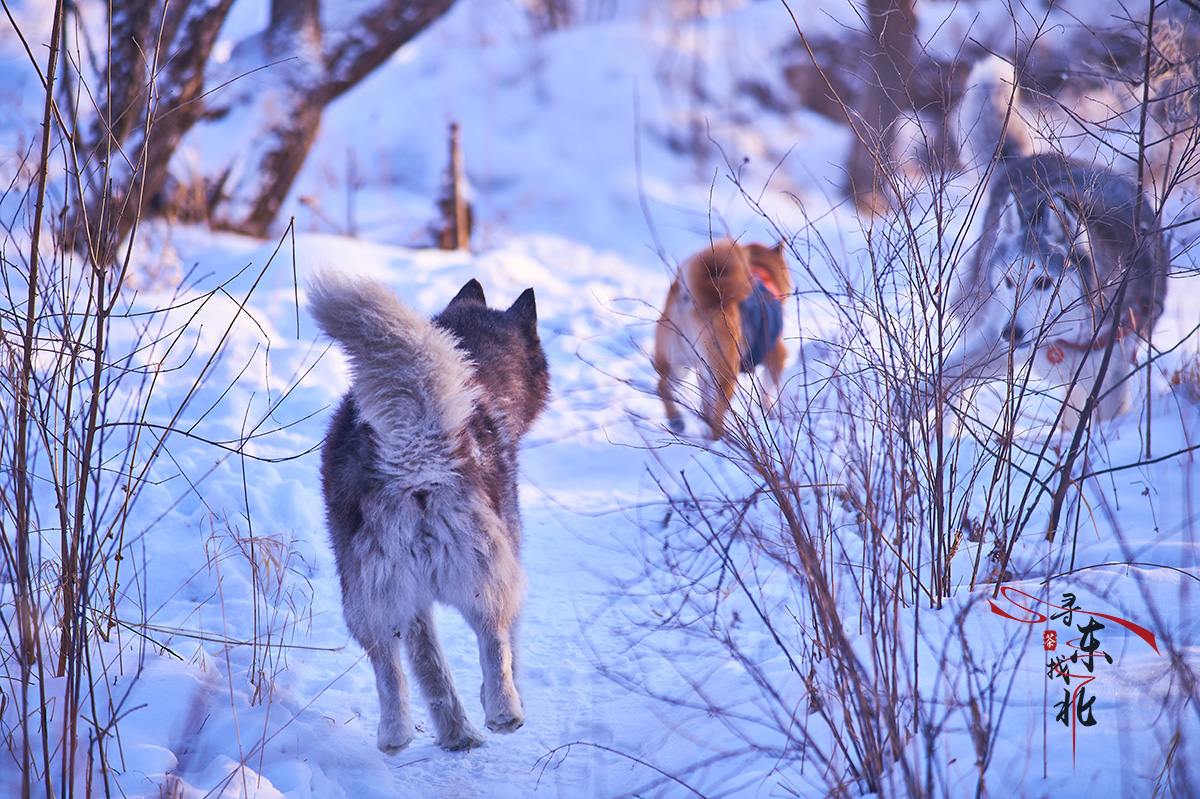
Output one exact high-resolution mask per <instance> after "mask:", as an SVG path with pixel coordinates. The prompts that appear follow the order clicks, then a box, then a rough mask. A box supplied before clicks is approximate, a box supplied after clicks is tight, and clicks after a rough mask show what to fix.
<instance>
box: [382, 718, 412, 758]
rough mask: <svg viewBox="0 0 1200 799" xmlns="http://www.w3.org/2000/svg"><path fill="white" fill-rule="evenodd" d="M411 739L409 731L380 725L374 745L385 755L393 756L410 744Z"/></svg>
mask: <svg viewBox="0 0 1200 799" xmlns="http://www.w3.org/2000/svg"><path fill="white" fill-rule="evenodd" d="M412 739H413V736H412V732H411V731H409V730H405V729H402V728H400V727H393V726H391V725H384V724H383V723H380V725H379V733H378V735H377V736H376V738H375V745H376V746H378V747H379V751H381V752H383V753H384V754H385V755H395V754H399V753H400V751H401V750H403V749H404V748H405V747H406V746H408V745H409V744H410V743H412Z"/></svg>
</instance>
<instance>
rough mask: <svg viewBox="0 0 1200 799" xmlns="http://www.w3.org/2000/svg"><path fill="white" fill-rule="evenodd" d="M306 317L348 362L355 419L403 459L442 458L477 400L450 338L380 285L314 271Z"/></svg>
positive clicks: (463, 359)
mask: <svg viewBox="0 0 1200 799" xmlns="http://www.w3.org/2000/svg"><path fill="white" fill-rule="evenodd" d="M308 310H309V313H311V314H312V316H313V319H315V320H316V322H317V325H318V326H319V327H320V328H321V330H322V331H323V332H324V333H325V335H327V336H329V337H330V338H331V339H333V340H334V341H336V342H337V343H338V344H339V345H341V347H342V349H343V350H344V351H345V353H346V355H347V356H348V357H349V360H350V369H351V374H352V378H353V392H354V399H355V404H356V406H357V408H358V413H359V415H360V417H361V418H362V420H363V421H365V422H367V423H368V424H370V425H371V426H372V427H373V428H374V429H375V431H376V434H377V435H379V436H380V437H381V439H382V440H383V442H384V443H385V444H388V443H390V444H394V445H397V446H400V447H403V449H402V450H396V449H392V450H390V451H393V452H395V451H406V456H405V457H406V459H408V460H410V461H411V462H414V463H419V462H421V460H422V459H426V460H428V459H433V460H440V459H441V458H439V457H438V456H443V457H444V456H448V455H449V454H450V450H451V449H452V448H453V442H454V441H456V440H457V439H458V438H459V437H460V434H461V433H462V431H463V430H465V429H466V426H467V423H468V420H469V418H470V415H471V412H472V408H473V406H474V404H475V402H476V400H477V398H478V397H477V394H478V388H477V387H476V386H475V385H474V381H473V380H472V379H471V377H472V367H471V364H470V362H469V361H468V360H467V358H466V356H465V355H464V354H463V352H462V351H461V350H459V349H458V347H457V345H456V341H455V338H454V336H452V335H451V334H450V333H448V332H447V331H445V330H442V329H440V328H438V327H436V326H435V325H434V324H433V323H431V322H430V321H429V320H428V319H425V318H424V317H422V316H421V315H419V314H417V313H416V312H414V311H413V310H412V309H410V308H409V307H408V306H406V305H405V304H404V303H402V302H401V301H400V300H399V299H398V298H397V297H396V295H395V294H393V293H392V292H391V291H390V290H389V289H388V288H387V287H385V286H384V285H383V284H382V283H379V282H378V281H374V280H366V279H362V278H356V277H349V276H346V275H343V274H339V273H336V272H333V271H325V272H321V273H319V274H317V275H315V276H314V277H313V279H312V280H311V281H310V283H309V285H308Z"/></svg>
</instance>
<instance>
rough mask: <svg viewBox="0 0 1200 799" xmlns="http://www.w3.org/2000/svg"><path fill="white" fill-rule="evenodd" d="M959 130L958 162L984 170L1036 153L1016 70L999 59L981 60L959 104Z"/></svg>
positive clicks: (968, 78) (994, 57) (992, 56)
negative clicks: (1024, 111) (1021, 101)
mask: <svg viewBox="0 0 1200 799" xmlns="http://www.w3.org/2000/svg"><path fill="white" fill-rule="evenodd" d="M956 128H957V136H956V138H957V139H958V147H959V160H960V161H961V162H962V164H963V165H964V166H966V167H967V168H968V169H976V170H983V169H986V168H987V166H988V165H989V164H991V163H993V162H994V161H1001V162H1003V161H1008V160H1013V159H1016V158H1019V157H1021V156H1023V155H1031V154H1032V153H1033V150H1034V144H1033V133H1032V131H1031V130H1030V128H1029V125H1028V124H1027V123H1026V122H1025V120H1024V118H1023V117H1022V116H1021V107H1020V90H1019V89H1018V88H1017V77H1016V68H1015V67H1014V66H1013V65H1012V64H1010V63H1008V62H1007V61H1005V60H1004V59H1002V58H1000V57H999V56H994V55H991V56H987V57H986V58H983V59H981V60H980V61H979V62H978V63H976V64H975V66H974V67H972V68H971V73H970V75H969V76H968V77H967V84H966V89H965V91H964V92H963V96H962V99H960V100H959V102H958V115H957V119H956Z"/></svg>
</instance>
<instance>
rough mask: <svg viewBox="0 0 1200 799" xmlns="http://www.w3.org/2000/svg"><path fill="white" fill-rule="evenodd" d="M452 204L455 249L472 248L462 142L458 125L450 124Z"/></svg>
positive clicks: (452, 239)
mask: <svg viewBox="0 0 1200 799" xmlns="http://www.w3.org/2000/svg"><path fill="white" fill-rule="evenodd" d="M450 203H451V208H452V209H453V213H454V216H453V218H452V222H451V224H452V234H453V235H452V236H451V237H450V238H451V241H452V242H453V249H455V250H467V249H470V248H471V224H470V222H469V220H468V219H467V183H466V177H465V176H464V174H463V158H462V141H461V137H460V136H459V130H458V123H457V122H451V123H450Z"/></svg>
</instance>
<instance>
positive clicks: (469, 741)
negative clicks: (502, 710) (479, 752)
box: [437, 724, 487, 752]
mask: <svg viewBox="0 0 1200 799" xmlns="http://www.w3.org/2000/svg"><path fill="white" fill-rule="evenodd" d="M486 740H487V738H485V737H484V735H483V733H481V732H480V731H479V730H477V729H475V728H474V727H473V726H471V725H470V724H468V725H467V726H466V727H465V728H463V729H461V730H456V731H455V732H454V733H452V734H450V735H444V736H441V737H439V738H438V741H437V745H438V746H440V747H442V748H443V749H445V750H446V751H447V752H463V751H467V750H470V749H476V748H478V747H480V746H483V743H484V741H486Z"/></svg>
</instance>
